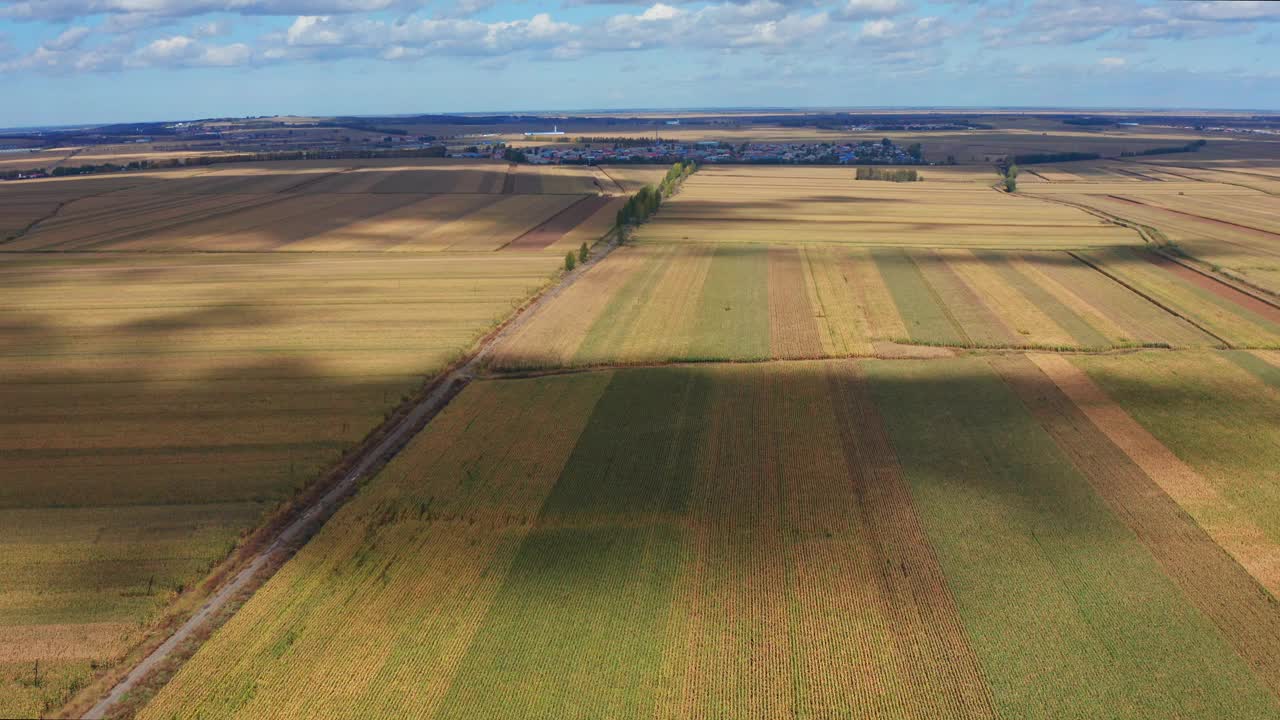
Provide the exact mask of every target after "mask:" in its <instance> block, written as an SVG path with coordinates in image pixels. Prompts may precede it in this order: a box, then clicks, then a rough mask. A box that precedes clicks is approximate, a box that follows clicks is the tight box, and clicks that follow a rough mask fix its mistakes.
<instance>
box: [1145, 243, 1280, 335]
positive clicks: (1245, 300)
mask: <svg viewBox="0 0 1280 720" xmlns="http://www.w3.org/2000/svg"><path fill="white" fill-rule="evenodd" d="M1141 254H1142V256H1143V257H1145V258H1146V259H1147V261H1148V262H1150V263H1152V264H1154V265H1156V266H1158V267H1160V268H1162V269H1164V270H1165V271H1166V272H1169V273H1172V274H1174V275H1176V276H1178V277H1179V278H1181V279H1182V280H1185V281H1186V282H1187V283H1190V284H1191V285H1193V286H1195V287H1198V288H1200V289H1202V290H1207V291H1208V292H1211V293H1213V294H1214V295H1217V296H1218V297H1220V298H1222V299H1224V300H1228V301H1230V302H1232V303H1235V304H1236V305H1239V306H1240V307H1242V308H1244V309H1245V310H1248V311H1250V312H1252V313H1254V314H1255V315H1258V316H1260V317H1263V318H1265V319H1267V320H1269V321H1270V322H1273V323H1277V324H1280V308H1277V307H1275V306H1274V305H1269V304H1267V303H1265V302H1263V301H1261V300H1259V299H1258V298H1256V297H1254V296H1252V295H1250V294H1248V293H1246V292H1241V291H1240V290H1237V289H1235V288H1233V287H1231V286H1230V285H1228V284H1226V283H1222V282H1218V281H1217V280H1214V279H1213V278H1211V277H1209V276H1207V275H1202V274H1200V273H1198V272H1196V271H1195V270H1192V269H1191V268H1189V267H1185V266H1183V265H1179V264H1178V263H1176V262H1174V261H1172V260H1170V259H1169V258H1167V257H1165V256H1163V255H1158V254H1156V253H1141Z"/></svg>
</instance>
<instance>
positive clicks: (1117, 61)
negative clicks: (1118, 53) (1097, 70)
mask: <svg viewBox="0 0 1280 720" xmlns="http://www.w3.org/2000/svg"><path fill="white" fill-rule="evenodd" d="M1098 64H1099V65H1101V66H1102V67H1105V68H1119V67H1124V66H1125V65H1126V64H1127V63H1126V61H1125V59H1124V58H1122V57H1104V58H1102V59H1101V60H1099V61H1098Z"/></svg>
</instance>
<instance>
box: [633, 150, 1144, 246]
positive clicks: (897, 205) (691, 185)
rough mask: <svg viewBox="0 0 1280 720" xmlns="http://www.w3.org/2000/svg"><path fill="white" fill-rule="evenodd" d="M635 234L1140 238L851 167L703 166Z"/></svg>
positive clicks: (1060, 213) (1113, 241)
mask: <svg viewBox="0 0 1280 720" xmlns="http://www.w3.org/2000/svg"><path fill="white" fill-rule="evenodd" d="M801 173H803V174H801ZM639 237H640V238H642V239H643V240H645V241H650V242H675V241H681V240H696V241H698V242H729V243H772V244H788V243H804V244H816V243H838V244H851V245H872V246H875V245H892V246H913V245H923V246H929V247H970V248H972V247H998V248H1005V249H1049V248H1080V247H1093V246H1109V245H1134V244H1140V243H1141V239H1140V238H1139V237H1138V236H1137V234H1136V233H1134V232H1132V231H1131V230H1128V229H1125V228H1122V227H1118V226H1116V225H1113V224H1109V223H1107V222H1104V221H1103V220H1101V219H1099V218H1097V217H1094V216H1091V215H1089V214H1088V213H1084V212H1081V211H1079V210H1076V209H1073V208H1070V207H1064V206H1056V207H1047V206H1046V204H1045V203H1038V202H1035V201H1033V200H1030V199H1027V198H1020V197H1016V196H1010V195H1008V194H1005V193H998V192H995V191H993V190H991V189H990V188H989V187H985V186H984V185H983V184H981V183H978V182H971V181H967V180H965V181H954V182H941V181H939V182H936V183H931V182H930V181H929V180H928V179H927V177H926V180H925V181H924V182H919V183H885V182H870V181H861V182H859V181H855V180H854V179H853V170H852V169H851V168H848V169H834V168H778V169H775V168H768V169H759V168H743V167H732V168H731V167H713V168H704V169H703V170H701V171H700V172H698V173H697V174H696V175H694V176H693V177H692V178H690V179H689V181H687V182H686V184H685V186H684V188H683V189H682V190H681V192H680V194H679V195H677V196H676V197H674V198H673V199H672V200H671V201H669V202H668V203H666V204H665V205H664V206H663V210H662V213H661V214H660V215H659V217H658V218H657V219H656V220H655V221H654V222H653V223H651V224H649V225H647V226H645V228H644V229H643V231H642V233H641V234H640V235H639Z"/></svg>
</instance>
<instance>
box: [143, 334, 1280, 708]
mask: <svg viewBox="0 0 1280 720" xmlns="http://www.w3.org/2000/svg"><path fill="white" fill-rule="evenodd" d="M1170 357H1172V354H1171V353H1169V352H1168V351H1140V352H1138V353H1136V354H1127V355H1108V356H1097V358H1093V357H1090V358H1083V357H1078V358H1072V357H1067V356H1060V355H1056V354H1031V355H1024V354H1018V353H1015V354H1001V355H991V356H985V357H984V356H974V357H964V358H946V359H934V360H919V359H917V360H907V359H897V360H854V361H822V362H793V363H757V364H750V365H715V364H704V365H694V366H668V367H662V368H643V369H620V370H602V371H592V372H585V373H577V374H569V375H553V376H544V377H536V378H528V379H491V380H484V381H479V382H477V383H474V384H473V385H472V386H470V387H469V388H468V389H467V390H466V391H465V392H464V393H463V394H462V395H461V396H460V397H459V398H458V399H457V400H455V401H454V403H452V404H451V405H450V406H449V407H448V408H447V409H446V411H445V412H444V413H443V414H442V415H441V416H440V417H438V418H437V419H436V421H434V422H433V423H432V424H431V425H429V426H428V428H427V429H426V430H425V431H424V432H423V433H421V434H420V435H419V436H418V437H417V438H416V439H415V441H414V442H413V443H412V445H411V446H410V447H409V448H407V449H406V450H405V451H404V452H403V453H402V454H401V455H400V456H398V457H397V459H396V460H394V461H393V462H392V463H391V464H390V465H388V466H387V467H386V468H385V469H384V470H383V471H382V473H381V474H380V475H379V476H378V477H377V478H375V479H374V480H373V481H372V482H371V483H370V484H369V485H368V487H367V488H366V489H365V490H364V491H363V492H362V493H361V494H360V495H359V496H358V497H357V498H356V499H355V500H353V501H352V502H351V503H350V504H349V505H347V506H346V507H345V508H344V509H343V510H342V511H340V513H339V514H338V515H337V516H336V517H335V518H334V519H333V520H332V521H331V522H330V523H329V524H328V525H327V526H326V527H325V528H324V529H323V530H322V531H321V533H320V534H319V535H318V536H317V537H316V538H315V539H314V540H313V541H312V542H311V543H310V544H308V545H307V546H306V547H305V548H304V549H303V550H302V551H301V552H300V553H299V554H298V555H297V556H296V557H295V558H294V559H293V560H292V561H290V563H288V564H287V565H286V566H285V567H284V568H283V569H282V570H281V571H280V572H279V573H278V574H277V575H276V576H275V577H274V578H273V579H272V580H271V581H269V582H268V584H267V585H266V586H265V587H264V588H263V589H262V590H261V591H259V593H258V594H257V595H255V597H254V598H253V599H252V600H251V601H250V602H249V604H248V605H247V606H246V607H245V608H244V609H243V610H242V611H241V612H240V613H238V614H237V615H236V616H235V617H234V618H233V619H232V620H231V621H230V622H229V623H228V624H227V625H226V626H224V627H223V628H222V629H221V630H219V631H218V632H217V633H216V634H215V635H214V637H213V638H212V639H211V640H210V641H209V642H208V643H206V645H205V646H204V648H203V649H202V650H201V651H200V652H199V653H198V654H197V655H196V657H195V658H194V659H193V660H192V661H190V662H188V663H187V665H186V666H185V667H184V668H183V669H182V670H181V671H180V672H179V674H178V675H177V676H176V677H175V679H174V680H173V681H171V682H170V683H169V684H168V685H167V686H166V687H165V689H164V690H162V691H161V693H160V694H159V695H158V696H157V697H156V699H155V700H154V701H153V702H152V703H151V704H150V705H149V706H148V707H147V708H145V709H144V711H143V713H142V715H141V717H144V718H170V717H175V716H177V717H184V716H195V715H199V716H201V717H209V718H212V717H264V716H265V717H281V718H283V717H304V716H314V715H315V714H317V713H323V714H325V715H327V716H335V717H344V716H345V717H394V716H398V715H400V714H402V712H403V709H404V708H405V707H410V706H412V707H413V708H415V713H416V714H418V715H420V716H422V717H534V716H536V717H601V716H609V717H654V716H658V717H777V716H801V717H837V716H849V715H857V716H859V717H877V718H878V717H885V718H888V717H895V718H902V717H919V718H945V717H956V718H975V717H1025V718H1061V717H1095V716H1110V715H1120V716H1124V717H1134V718H1143V717H1150V718H1167V717H1174V716H1187V717H1197V718H1217V717H1221V718H1251V717H1252V718H1266V717H1274V716H1275V714H1276V713H1277V712H1280V706H1278V705H1277V695H1276V691H1277V689H1280V666H1277V665H1276V663H1275V660H1274V657H1275V652H1274V650H1275V648H1276V647H1278V646H1280V645H1278V643H1280V616H1278V615H1277V614H1276V613H1275V610H1274V600H1272V599H1271V596H1270V595H1269V594H1267V592H1266V591H1264V590H1262V588H1263V584H1262V583H1264V582H1265V583H1268V585H1267V587H1274V585H1271V584H1270V583H1274V581H1275V579H1276V578H1275V575H1274V565H1273V564H1272V565H1268V564H1267V563H1265V562H1264V563H1258V562H1252V563H1250V562H1248V555H1247V553H1248V552H1250V551H1253V552H1254V553H1255V554H1254V556H1253V559H1254V560H1257V559H1258V558H1264V559H1265V558H1270V559H1272V560H1274V558H1275V557H1276V554H1275V550H1276V545H1275V543H1276V538H1275V537H1274V535H1273V534H1272V532H1273V530H1274V524H1273V520H1272V519H1270V518H1267V517H1263V516H1261V515H1258V514H1256V513H1255V512H1254V511H1253V510H1250V509H1249V508H1248V507H1246V506H1245V505H1244V504H1243V498H1241V497H1240V496H1238V495H1236V494H1234V491H1232V490H1230V488H1229V487H1228V484H1229V482H1230V481H1229V478H1226V477H1224V476H1223V475H1221V474H1220V470H1221V467H1222V463H1226V464H1227V466H1228V467H1231V464H1232V463H1235V467H1240V466H1241V465H1242V464H1248V466H1249V467H1250V468H1252V469H1253V470H1255V471H1256V470H1258V469H1260V468H1262V467H1263V466H1262V465H1261V463H1264V462H1266V456H1264V457H1260V458H1247V457H1245V456H1241V455H1236V456H1232V455H1231V450H1232V449H1238V448H1239V447H1240V446H1239V445H1236V446H1235V447H1234V448H1227V447H1223V446H1220V447H1219V449H1218V450H1217V451H1214V450H1213V449H1212V448H1213V442H1214V441H1215V440H1226V439H1227V438H1229V437H1231V436H1232V434H1234V433H1235V432H1237V429H1238V428H1239V427H1240V426H1241V425H1243V424H1245V423H1249V422H1254V421H1257V420H1258V419H1260V418H1263V419H1271V420H1273V421H1274V420H1275V417H1274V415H1275V412H1276V410H1275V408H1276V407H1277V404H1276V402H1275V399H1276V398H1275V392H1276V390H1275V388H1274V387H1273V386H1267V385H1265V384H1264V383H1263V382H1259V381H1256V380H1255V381H1250V382H1252V383H1253V384H1252V385H1250V386H1249V387H1250V388H1254V389H1257V388H1264V392H1254V393H1247V392H1243V391H1241V392H1237V393H1235V394H1233V395H1232V396H1231V399H1232V400H1233V403H1232V405H1231V407H1232V408H1234V410H1233V412H1231V413H1223V414H1221V415H1219V416H1218V418H1219V420H1220V422H1212V423H1208V424H1206V425H1205V426H1204V427H1205V437H1202V438H1199V439H1193V440H1191V442H1193V443H1195V447H1196V448H1198V450H1199V451H1200V453H1199V454H1189V455H1183V453H1184V452H1186V448H1185V447H1184V445H1183V444H1184V443H1185V442H1187V441H1188V438H1186V437H1183V438H1177V437H1171V436H1169V435H1168V434H1167V428H1168V427H1169V426H1170V425H1171V424H1174V423H1176V422H1178V421H1181V422H1182V423H1184V424H1194V423H1195V422H1197V420H1198V417H1199V416H1198V413H1200V412H1201V411H1203V410H1205V408H1206V407H1207V406H1212V407H1215V408H1218V411H1219V412H1222V411H1223V410H1224V409H1225V407H1224V406H1223V405H1220V404H1217V403H1216V401H1215V400H1214V399H1213V398H1212V396H1211V394H1209V393H1211V392H1212V389H1213V388H1214V386H1215V384H1216V383H1218V382H1220V380H1219V379H1220V378H1222V377H1223V376H1222V372H1223V371H1227V372H1234V373H1237V375H1238V377H1244V376H1245V375H1247V373H1248V372H1249V371H1248V370H1245V369H1243V368H1242V365H1248V364H1249V363H1251V362H1252V361H1241V359H1240V358H1238V357H1235V356H1234V355H1233V354H1232V353H1230V352H1217V351H1197V352H1185V351H1184V352H1183V353H1180V354H1178V357H1179V358H1181V359H1178V360H1169V359H1168V358H1170ZM1250 357H1252V358H1254V359H1256V360H1259V361H1263V362H1267V361H1266V360H1264V359H1263V357H1262V356H1259V355H1253V354H1250ZM1094 359H1097V360H1098V361H1099V362H1098V363H1096V364H1095V363H1094V362H1093V360H1094ZM1166 362H1174V363H1182V364H1181V365H1177V366H1176V367H1177V368H1178V370H1179V372H1180V374H1182V375H1183V377H1184V378H1186V379H1187V381H1188V382H1189V383H1190V385H1186V386H1184V385H1182V384H1180V383H1179V382H1176V381H1170V380H1166V379H1164V378H1160V377H1153V376H1152V375H1151V374H1150V373H1149V372H1148V371H1149V370H1150V366H1151V365H1152V364H1155V365H1163V364H1164V363H1166ZM1271 367H1273V368H1274V367H1275V366H1271ZM1233 377H1237V376H1233ZM1237 379H1238V378H1237ZM1221 381H1225V380H1221ZM1268 387H1270V389H1269V390H1265V388H1268ZM1184 388H1185V389H1184ZM1110 392H1115V393H1116V395H1115V396H1112V395H1110V394H1109V393H1110ZM1171 392H1172V393H1180V392H1186V393H1187V399H1188V402H1183V403H1166V402H1160V398H1161V394H1162V393H1171ZM1268 393H1269V394H1268ZM1153 398H1154V403H1151V401H1152V399H1153ZM1193 398H1194V399H1193ZM1152 404H1154V405H1157V406H1159V409H1158V410H1157V412H1166V413H1174V414H1177V415H1178V418H1174V417H1170V416H1166V417H1159V416H1158V415H1156V416H1153V415H1151V410H1152V409H1153V408H1152V406H1151V405H1152ZM499 408H501V411H500V412H499V411H498V409H499ZM1264 427H1266V428H1267V429H1266V433H1268V435H1263V436H1257V437H1255V438H1253V439H1242V440H1237V441H1236V442H1237V443H1241V442H1244V443H1255V444H1256V445H1257V446H1258V447H1266V446H1267V445H1268V443H1271V444H1274V443H1275V440H1276V439H1277V438H1276V437H1275V430H1274V428H1276V427H1280V425H1277V424H1276V423H1274V422H1272V423H1271V424H1270V425H1269V426H1264ZM1166 442H1167V443H1170V444H1169V445H1166V444H1165V443H1166ZM1272 450H1274V448H1272ZM1175 453H1177V457H1183V458H1184V460H1183V461H1182V464H1181V465H1180V466H1178V467H1177V468H1172V466H1171V465H1170V464H1169V463H1171V462H1177V459H1176V458H1175V457H1174V455H1175ZM1272 454H1274V453H1272ZM1170 458H1174V459H1173V460H1170ZM1196 483H1199V484H1200V486H1199V487H1198V486H1197V485H1196ZM1205 488H1210V489H1212V490H1213V492H1210V493H1206V491H1205ZM1181 503H1185V505H1184V504H1181ZM1184 510H1185V511H1184ZM1188 512H1189V513H1190V514H1188ZM1192 517H1195V518H1200V517H1212V518H1213V519H1214V521H1215V522H1216V523H1217V524H1212V523H1211V524H1209V526H1208V527H1201V526H1200V525H1198V524H1197V523H1196V522H1195V521H1193V520H1192V519H1191V518H1192ZM1245 531H1250V532H1254V535H1252V536H1249V535H1247V534H1246V533H1245ZM1246 537H1250V538H1251V544H1241V542H1240V540H1241V539H1242V538H1246ZM1237 558H1245V559H1246V562H1244V564H1241V563H1240V562H1236V559H1237ZM1246 567H1247V568H1249V569H1248V570H1246V569H1245V568H1246ZM1268 570H1270V571H1271V572H1272V574H1271V575H1267V572H1268ZM442 588H447V590H448V591H447V592H442V591H441V589H442ZM406 599H411V600H412V601H411V602H406Z"/></svg>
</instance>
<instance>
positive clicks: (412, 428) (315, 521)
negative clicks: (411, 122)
mask: <svg viewBox="0 0 1280 720" xmlns="http://www.w3.org/2000/svg"><path fill="white" fill-rule="evenodd" d="M615 247H617V244H616V241H613V240H611V241H610V242H608V243H606V244H603V245H600V246H598V248H597V250H596V254H595V256H594V257H592V258H591V259H590V260H587V261H586V262H585V263H583V264H582V265H580V266H579V269H578V270H576V271H574V272H572V273H569V274H568V275H566V276H564V277H563V278H562V279H561V281H560V282H558V283H556V284H555V285H553V286H551V287H550V288H548V289H547V290H545V291H544V292H543V293H542V294H541V295H539V296H538V297H537V298H536V299H535V300H533V301H532V302H530V303H529V304H527V305H525V307H524V308H522V309H521V310H520V311H519V312H517V313H516V314H515V315H514V316H512V318H511V319H510V320H508V321H507V323H506V324H505V325H503V326H502V327H501V328H500V329H499V330H498V331H497V332H494V333H492V334H490V335H489V336H488V337H487V338H485V339H484V340H483V341H482V342H481V343H480V345H479V346H478V347H477V348H476V350H475V351H474V352H473V353H472V355H471V356H470V357H469V358H467V359H466V360H465V361H464V362H463V363H462V364H460V365H458V366H457V367H456V368H454V369H453V370H451V371H449V372H447V373H446V374H445V375H443V376H442V377H441V378H440V379H439V380H438V381H437V382H436V383H435V385H434V387H433V388H432V390H431V391H430V392H429V393H427V395H426V396H425V397H423V398H422V400H420V401H419V402H418V404H417V405H415V406H414V407H413V409H412V410H410V411H409V413H408V414H407V415H405V416H404V417H403V418H401V420H400V421H399V422H398V423H396V425H395V426H394V427H393V428H392V429H391V431H390V432H388V433H387V434H386V437H384V438H383V439H382V441H381V442H379V443H378V444H377V445H375V446H374V447H373V449H371V450H369V451H368V452H366V453H364V454H363V455H362V456H360V457H359V458H358V459H357V460H356V462H355V465H354V466H353V467H352V468H351V470H350V472H348V473H347V474H346V475H344V476H343V478H342V479H341V480H340V481H338V482H337V483H336V484H335V485H334V486H333V487H332V488H330V489H329V491H328V492H326V493H325V494H324V495H323V496H321V497H320V499H319V500H316V501H315V502H314V503H312V505H311V506H310V507H308V508H307V509H306V510H305V511H303V512H302V513H301V514H300V515H299V516H298V517H296V518H295V519H294V520H293V521H291V522H290V523H289V524H288V525H286V526H285V527H284V529H283V530H281V531H280V533H279V534H278V535H276V537H275V539H273V540H272V541H271V544H270V545H268V546H267V547H266V548H265V549H263V550H261V551H259V552H258V553H257V554H256V555H255V556H253V559H252V560H250V561H249V563H248V564H247V565H246V566H245V567H244V568H243V569H242V570H240V572H238V573H236V575H235V576H234V577H233V578H232V579H231V580H230V582H228V583H227V584H226V585H224V586H223V587H222V588H221V589H220V590H218V592H216V593H215V594H214V595H213V596H212V597H210V598H209V600H208V601H206V602H205V604H204V605H203V606H201V608H200V609H199V610H198V611H196V613H195V614H193V615H192V616H191V617H190V618H188V619H187V621H186V622H184V623H183V624H182V625H181V626H180V627H179V628H178V629H177V631H175V632H174V633H173V635H171V636H170V637H169V639H167V640H165V641H164V643H162V644H161V645H160V646H159V647H157V648H156V649H155V650H153V651H152V652H151V654H149V655H147V656H146V657H145V658H143V660H142V662H140V663H138V665H137V666H135V667H134V668H133V669H132V670H130V671H129V674H128V675H125V676H124V678H123V679H122V680H121V681H120V682H119V683H117V684H116V686H115V687H113V688H112V689H111V692H109V693H107V695H106V696H105V697H103V698H102V699H101V700H99V701H98V702H97V704H95V705H94V706H93V707H92V708H90V709H89V710H88V712H86V713H85V714H84V715H83V716H82V717H84V718H85V720H98V719H100V718H105V717H107V713H108V712H109V711H110V710H111V708H112V707H113V706H114V705H115V704H116V703H117V702H119V701H120V700H121V699H122V698H123V697H124V696H125V694H126V693H128V692H129V691H131V690H133V689H134V688H135V687H136V686H137V684H138V682H139V681H140V680H142V679H143V678H145V677H146V676H147V675H148V674H149V673H150V672H151V671H152V670H155V669H156V668H157V667H158V666H159V665H160V664H161V663H163V662H164V661H165V660H166V659H168V657H169V656H170V655H172V654H173V651H174V650H175V649H176V648H178V647H179V646H180V645H181V644H182V643H183V641H185V640H187V639H188V638H190V637H191V636H192V635H194V634H195V633H196V632H197V631H198V630H200V629H201V628H203V627H204V626H205V624H206V623H208V622H209V621H210V620H211V618H213V617H215V616H216V615H218V613H219V611H221V610H222V609H223V607H225V606H226V604H227V603H228V602H229V601H230V600H231V599H232V598H233V597H235V596H236V595H237V594H238V593H239V592H240V591H242V590H244V589H246V588H247V587H249V586H250V583H251V582H253V581H254V579H255V576H257V575H259V573H262V572H264V571H267V572H271V571H270V568H271V567H279V563H277V564H275V565H272V564H271V561H273V560H276V559H279V556H281V555H282V554H284V553H287V552H289V549H290V547H291V546H292V545H293V544H294V543H295V542H296V541H298V540H299V539H302V538H304V537H306V535H307V533H309V532H313V531H314V530H316V529H317V528H318V525H319V524H320V523H322V522H323V521H324V520H325V519H327V518H328V517H329V516H330V515H331V514H332V513H333V512H334V511H335V510H337V508H338V507H339V506H340V505H341V504H342V503H343V501H344V500H345V499H346V498H348V497H350V496H351V491H352V490H353V489H354V488H355V485H356V483H357V482H358V481H359V480H360V479H361V478H362V477H364V476H365V475H366V473H368V472H369V471H370V470H371V469H373V468H375V467H380V466H381V465H382V464H383V463H384V462H386V461H389V460H390V459H391V458H392V457H394V456H395V454H396V453H398V452H399V451H400V449H401V448H403V447H404V446H405V445H406V444H408V442H409V440H410V439H412V437H413V436H414V435H415V434H417V432H418V431H419V430H421V429H422V427H423V426H425V425H426V424H427V423H428V422H430V420H431V419H432V418H433V417H435V416H436V415H437V414H438V413H439V412H440V411H441V410H443V409H444V408H445V406H446V405H448V404H449V401H450V400H452V399H453V398H454V397H455V396H457V394H458V393H459V392H461V391H462V389H463V388H464V387H466V386H467V384H468V383H469V382H471V380H472V379H474V378H475V376H476V374H477V371H478V370H480V368H481V367H482V366H483V365H484V363H485V361H486V360H487V359H488V357H489V355H490V354H491V353H492V351H493V349H494V348H495V347H496V346H497V345H498V344H499V343H501V342H502V341H503V340H504V339H505V338H507V337H508V336H509V335H510V334H511V333H514V332H515V331H517V330H519V329H520V327H522V326H523V325H524V324H525V323H526V322H528V320H529V319H530V318H531V317H532V316H533V315H534V314H536V313H537V312H538V310H539V308H541V307H542V306H543V305H544V304H546V303H548V302H550V301H551V300H553V299H555V298H556V297H558V296H559V295H560V293H561V292H563V291H564V290H565V289H566V288H568V287H569V286H571V285H572V284H573V283H575V282H577V280H578V278H580V277H581V276H582V274H583V273H584V272H586V270H588V269H589V268H590V267H591V266H593V265H595V264H596V263H598V262H600V261H601V260H603V259H604V258H605V257H606V256H608V254H609V253H610V252H611V251H612V250H613V249H614V248H615ZM262 581H263V582H265V578H263V580H262Z"/></svg>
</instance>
